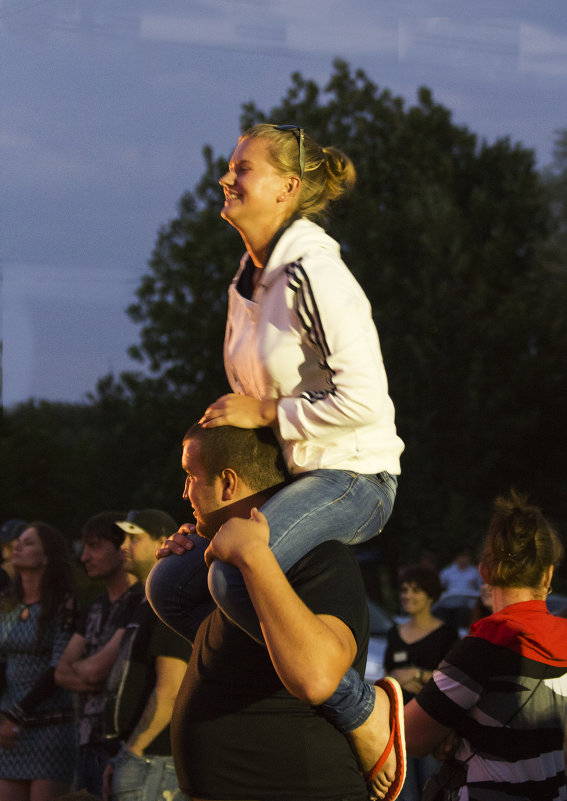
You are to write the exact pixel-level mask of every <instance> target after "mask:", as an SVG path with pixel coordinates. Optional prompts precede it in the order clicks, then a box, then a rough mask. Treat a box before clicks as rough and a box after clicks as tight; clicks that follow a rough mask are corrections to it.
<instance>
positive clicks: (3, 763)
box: [0, 523, 76, 801]
mask: <svg viewBox="0 0 567 801" xmlns="http://www.w3.org/2000/svg"><path fill="white" fill-rule="evenodd" d="M12 564H13V566H14V570H15V577H14V580H13V583H12V586H11V589H10V591H9V592H8V594H7V595H5V596H4V598H3V602H2V610H1V612H0V659H1V668H2V687H1V691H2V695H1V698H0V801H51V799H54V798H57V796H59V795H61V794H62V793H64V792H67V791H68V790H69V789H70V787H71V782H72V779H73V774H74V770H75V757H76V741H75V724H74V720H73V701H72V697H71V693H69V692H68V691H67V690H64V689H62V688H60V687H57V685H56V684H55V682H54V678H53V677H54V672H55V666H56V665H57V662H58V661H59V658H60V657H61V654H62V653H63V650H64V649H65V646H66V644H67V642H68V641H69V639H70V637H71V634H72V630H73V622H74V611H75V601H74V597H73V595H72V578H71V564H70V562H69V560H68V557H67V551H66V547H65V541H64V539H63V536H62V535H61V533H60V532H59V531H57V529H55V528H53V526H50V525H47V524H46V523H32V524H31V525H30V526H29V527H28V528H26V529H25V531H23V532H22V534H20V536H19V538H18V541H17V543H16V545H15V547H14V553H13V557H12Z"/></svg>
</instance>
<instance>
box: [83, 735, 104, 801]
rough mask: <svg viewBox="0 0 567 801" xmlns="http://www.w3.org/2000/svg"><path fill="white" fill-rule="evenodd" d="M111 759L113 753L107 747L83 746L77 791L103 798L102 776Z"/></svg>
mask: <svg viewBox="0 0 567 801" xmlns="http://www.w3.org/2000/svg"><path fill="white" fill-rule="evenodd" d="M111 759H112V753H111V751H110V750H109V748H107V747H106V746H105V745H97V744H93V745H82V746H81V747H80V748H79V755H78V757H77V775H76V779H75V784H76V786H77V789H78V790H88V792H89V793H92V794H93V795H96V796H98V797H99V798H102V774H103V773H104V769H105V767H106V766H107V765H108V763H109V762H110V760H111Z"/></svg>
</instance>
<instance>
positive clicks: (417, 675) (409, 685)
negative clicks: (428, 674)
mask: <svg viewBox="0 0 567 801" xmlns="http://www.w3.org/2000/svg"><path fill="white" fill-rule="evenodd" d="M390 675H391V676H393V677H394V678H395V679H396V680H397V681H398V682H399V683H400V686H401V687H402V688H403V689H404V690H405V691H406V692H407V693H411V694H412V695H417V694H418V692H419V691H420V690H421V688H422V687H423V671H422V670H420V669H419V668H418V667H415V666H413V665H412V666H410V667H403V668H396V669H395V670H392V671H391V672H390Z"/></svg>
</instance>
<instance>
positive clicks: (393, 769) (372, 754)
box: [346, 679, 405, 801]
mask: <svg viewBox="0 0 567 801" xmlns="http://www.w3.org/2000/svg"><path fill="white" fill-rule="evenodd" d="M380 684H381V685H382V686H380ZM384 686H387V691H386V690H385V689H383V687H384ZM374 693H375V702H374V709H373V710H372V712H371V713H370V716H369V717H368V718H367V719H366V720H365V721H364V723H362V724H361V725H360V726H358V727H357V728H356V729H353V730H352V731H350V732H348V733H347V735H346V736H347V739H348V741H349V743H350V746H351V748H352V750H353V751H354V753H355V754H356V758H357V760H358V764H359V767H360V769H361V771H362V772H363V774H364V777H365V778H366V780H367V783H368V791H369V794H370V798H371V799H372V798H385V797H386V796H388V799H392V801H393V799H394V798H396V797H397V795H398V793H399V791H400V790H401V787H402V784H403V779H404V777H405V756H404V754H403V751H402V753H401V754H400V761H401V764H400V765H398V764H397V762H398V760H397V758H396V750H398V752H399V741H400V737H401V741H403V731H401V732H397V733H394V736H393V735H392V731H391V725H392V721H393V720H395V719H396V718H395V716H393V715H392V711H393V710H391V703H393V704H396V703H399V701H397V700H396V698H397V689H396V687H395V686H394V680H392V679H387V680H386V681H381V682H379V683H378V686H375V687H374ZM399 698H401V692H400V693H399ZM402 715H403V706H402ZM402 726H403V724H402ZM396 736H397V738H398V748H396V744H395V739H396ZM388 748H389V752H388V753H387V754H385V751H386V750H387V749H388ZM382 760H383V764H381V765H379V763H380V762H382ZM378 766H379V767H378ZM376 768H378V769H377V770H376ZM402 773H403V775H401V774H402ZM400 778H401V781H400ZM396 779H397V781H396V788H395V789H396V790H397V792H395V795H394V794H392V793H388V790H389V788H390V786H391V785H392V783H393V782H394V781H395V780H396ZM398 785H399V786H398Z"/></svg>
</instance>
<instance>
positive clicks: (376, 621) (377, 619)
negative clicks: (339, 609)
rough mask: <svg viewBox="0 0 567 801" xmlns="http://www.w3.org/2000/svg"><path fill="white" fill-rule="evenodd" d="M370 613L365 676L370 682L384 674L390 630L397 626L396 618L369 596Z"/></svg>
mask: <svg viewBox="0 0 567 801" xmlns="http://www.w3.org/2000/svg"><path fill="white" fill-rule="evenodd" d="M367 602H368V611H369V613H370V640H369V642H368V659H367V660H366V673H365V675H364V678H365V679H366V681H368V682H370V683H372V684H373V683H374V682H375V681H376V679H381V678H382V677H383V675H384V654H385V653H386V645H387V634H388V631H389V630H390V629H391V628H392V626H395V624H396V620H395V618H394V617H393V616H392V615H391V614H390V613H389V612H387V611H386V610H385V609H384V608H383V607H381V606H379V604H377V603H375V602H374V601H371V600H370V599H369V598H367Z"/></svg>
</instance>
